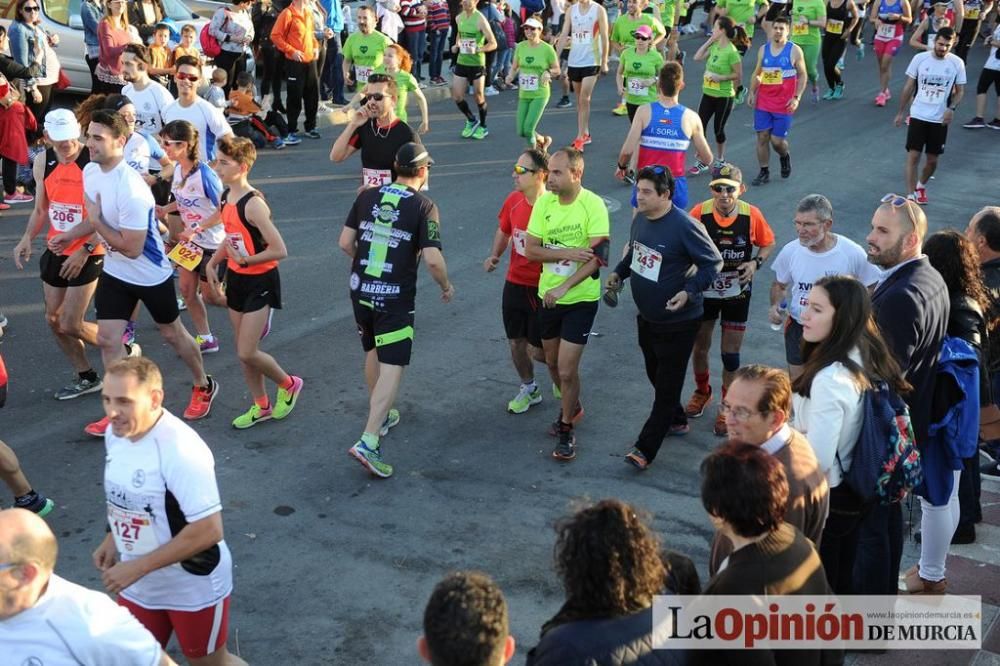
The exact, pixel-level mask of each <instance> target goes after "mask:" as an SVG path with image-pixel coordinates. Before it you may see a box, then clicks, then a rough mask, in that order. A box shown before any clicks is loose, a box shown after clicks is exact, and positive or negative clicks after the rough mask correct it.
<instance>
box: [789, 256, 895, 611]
mask: <svg viewBox="0 0 1000 666" xmlns="http://www.w3.org/2000/svg"><path fill="white" fill-rule="evenodd" d="M802 358H803V359H804V360H805V363H804V365H803V370H802V374H801V375H800V376H799V377H798V378H796V379H795V381H793V382H792V392H793V393H792V411H793V414H794V415H793V417H792V427H794V428H795V429H797V430H798V431H799V432H801V433H802V434H804V435H806V437H807V438H808V439H809V443H810V444H812V447H813V449H814V451H815V452H816V459H817V461H818V462H819V466H820V469H821V470H823V472H824V473H825V474H826V475H827V483H828V484H829V486H830V515H829V517H828V518H827V521H826V526H825V527H824V528H823V537H822V539H821V542H820V547H819V554H820V559H821V560H822V561H823V568H824V569H825V570H826V576H827V580H828V582H829V583H830V587H832V588H833V590H834V592H835V593H837V594H847V593H849V592H850V589H851V579H852V578H853V573H852V572H853V570H854V559H855V555H856V553H857V548H858V536H859V531H858V529H859V527H860V525H861V519H862V518H863V516H864V513H863V502H862V500H861V498H860V497H859V496H858V495H857V494H856V493H855V492H854V491H853V490H851V488H850V487H848V485H847V484H846V483H843V480H844V474H845V472H847V470H849V469H850V468H851V464H852V462H853V458H854V445H855V444H856V443H857V441H858V435H859V434H860V433H861V425H862V421H863V420H864V409H863V403H862V395H863V394H864V392H865V391H866V390H868V389H869V388H871V387H872V385H873V383H874V382H875V381H877V380H882V381H885V382H887V383H888V384H889V386H890V388H892V389H893V390H894V391H896V392H897V393H901V394H902V393H907V392H908V391H909V390H910V386H909V384H907V383H906V381H905V380H904V379H903V375H902V372H901V370H900V368H899V365H898V364H897V363H896V361H895V360H894V358H893V356H892V354H891V353H890V352H889V348H888V347H887V346H886V343H885V341H884V340H883V339H882V336H881V334H880V333H879V330H878V327H877V326H876V324H875V320H874V319H873V318H872V305H871V297H870V296H869V294H868V289H867V288H866V287H865V286H864V285H863V284H861V282H859V281H858V280H856V279H855V278H853V277H848V276H843V275H833V276H827V277H824V278H821V279H819V280H817V281H816V282H815V284H813V288H812V290H811V291H810V292H809V301H808V304H807V305H806V308H805V310H804V311H803V312H802Z"/></svg>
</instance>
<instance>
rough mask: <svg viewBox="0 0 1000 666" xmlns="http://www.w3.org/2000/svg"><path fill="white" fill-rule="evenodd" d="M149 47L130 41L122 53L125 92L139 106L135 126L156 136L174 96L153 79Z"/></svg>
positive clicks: (136, 110)
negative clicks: (150, 71) (164, 113)
mask: <svg viewBox="0 0 1000 666" xmlns="http://www.w3.org/2000/svg"><path fill="white" fill-rule="evenodd" d="M149 65H150V60H149V50H148V49H147V48H146V47H145V46H143V45H142V44H129V45H127V46H126V47H125V51H124V52H123V53H122V78H124V79H125V80H126V81H128V83H126V84H125V87H124V88H122V94H123V95H125V96H126V97H128V98H129V99H130V100H132V103H133V104H134V105H135V128H136V129H137V130H139V131H140V132H147V133H149V134H152V135H153V136H155V135H157V134H159V132H160V129H161V128H162V127H163V125H164V124H165V123H164V121H163V111H164V110H166V108H167V107H168V106H170V105H171V104H173V101H174V97H173V95H171V94H170V91H169V90H167V89H166V88H165V87H163V85H162V84H160V83H158V82H157V81H154V80H152V79H151V78H149Z"/></svg>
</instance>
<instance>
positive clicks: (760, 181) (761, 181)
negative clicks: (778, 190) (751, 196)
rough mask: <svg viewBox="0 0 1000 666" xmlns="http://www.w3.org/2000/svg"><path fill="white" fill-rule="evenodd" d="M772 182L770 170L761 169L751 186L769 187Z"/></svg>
mask: <svg viewBox="0 0 1000 666" xmlns="http://www.w3.org/2000/svg"><path fill="white" fill-rule="evenodd" d="M770 182H771V171H770V170H769V169H761V170H760V173H758V174H757V177H756V178H754V179H753V180H751V181H750V184H751V185H753V186H754V187H760V186H761V185H767V184H768V183H770Z"/></svg>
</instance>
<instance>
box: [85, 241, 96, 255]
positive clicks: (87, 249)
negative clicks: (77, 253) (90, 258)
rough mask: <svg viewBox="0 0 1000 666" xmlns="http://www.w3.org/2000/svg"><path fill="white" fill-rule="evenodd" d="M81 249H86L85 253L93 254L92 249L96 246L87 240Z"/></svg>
mask: <svg viewBox="0 0 1000 666" xmlns="http://www.w3.org/2000/svg"><path fill="white" fill-rule="evenodd" d="M83 249H84V250H86V251H87V254H93V253H94V250H96V249H97V246H96V245H94V244H93V243H89V242H88V243H84V244H83Z"/></svg>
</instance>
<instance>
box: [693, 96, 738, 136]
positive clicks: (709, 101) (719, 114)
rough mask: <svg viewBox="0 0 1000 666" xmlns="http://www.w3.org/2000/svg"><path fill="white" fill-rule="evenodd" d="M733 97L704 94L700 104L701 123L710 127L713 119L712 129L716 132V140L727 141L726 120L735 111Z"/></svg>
mask: <svg viewBox="0 0 1000 666" xmlns="http://www.w3.org/2000/svg"><path fill="white" fill-rule="evenodd" d="M733 99H734V98H732V97H712V96H711V95H702V96H701V104H699V105H698V115H699V116H701V124H702V126H704V127H706V128H707V127H708V121H709V119H712V131H713V132H715V142H716V143H725V142H726V121H727V120H729V114H730V113H732V112H733Z"/></svg>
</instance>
